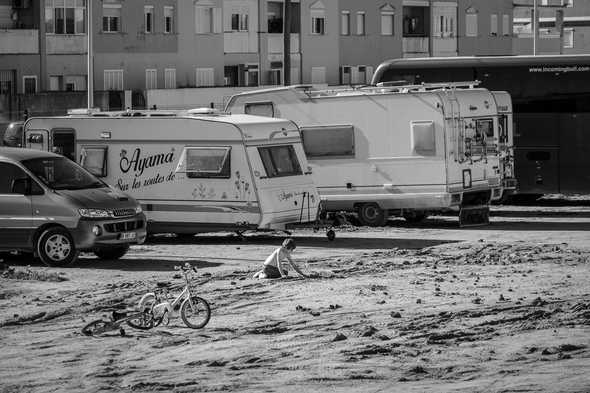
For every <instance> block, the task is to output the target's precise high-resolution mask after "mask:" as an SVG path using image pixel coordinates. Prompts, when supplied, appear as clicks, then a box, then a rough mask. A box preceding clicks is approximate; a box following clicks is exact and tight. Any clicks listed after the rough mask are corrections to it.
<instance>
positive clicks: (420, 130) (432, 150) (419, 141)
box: [411, 121, 436, 156]
mask: <svg viewBox="0 0 590 393" xmlns="http://www.w3.org/2000/svg"><path fill="white" fill-rule="evenodd" d="M411 127H412V154H414V155H418V156H434V155H436V140H435V135H434V123H433V122H431V121H416V122H414V121H413V122H412V123H411Z"/></svg>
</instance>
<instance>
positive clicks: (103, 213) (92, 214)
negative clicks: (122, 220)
mask: <svg viewBox="0 0 590 393" xmlns="http://www.w3.org/2000/svg"><path fill="white" fill-rule="evenodd" d="M78 212H79V213H80V215H81V216H82V217H86V218H108V217H111V212H109V211H108V210H104V209H78Z"/></svg>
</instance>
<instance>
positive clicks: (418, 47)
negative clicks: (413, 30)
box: [402, 37, 430, 55]
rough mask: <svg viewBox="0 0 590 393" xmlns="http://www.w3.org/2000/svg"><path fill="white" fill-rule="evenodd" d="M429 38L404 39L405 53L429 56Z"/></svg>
mask: <svg viewBox="0 0 590 393" xmlns="http://www.w3.org/2000/svg"><path fill="white" fill-rule="evenodd" d="M429 44H430V43H429V38H428V37H404V38H403V40H402V47H403V52H404V53H412V54H426V55H427V54H428V52H429Z"/></svg>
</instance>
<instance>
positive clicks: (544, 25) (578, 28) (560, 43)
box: [513, 0, 590, 55]
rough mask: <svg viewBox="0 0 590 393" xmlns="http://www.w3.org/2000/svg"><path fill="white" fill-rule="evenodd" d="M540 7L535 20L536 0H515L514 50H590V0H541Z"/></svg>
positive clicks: (515, 51)
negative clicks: (534, 36)
mask: <svg viewBox="0 0 590 393" xmlns="http://www.w3.org/2000/svg"><path fill="white" fill-rule="evenodd" d="M537 9H538V11H537V14H538V19H537V20H536V22H535V17H534V4H533V0H518V1H515V7H514V40H513V45H514V54H519V55H520V54H533V52H534V51H536V53H537V54H554V55H555V54H587V53H590V2H589V1H584V0H537ZM535 23H537V33H536V39H534V38H533V35H534V30H535V29H534V25H535ZM533 41H534V42H533Z"/></svg>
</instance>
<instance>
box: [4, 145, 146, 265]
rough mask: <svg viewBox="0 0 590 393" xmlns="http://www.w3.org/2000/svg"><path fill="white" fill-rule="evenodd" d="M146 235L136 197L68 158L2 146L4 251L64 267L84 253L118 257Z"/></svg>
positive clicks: (110, 257)
mask: <svg viewBox="0 0 590 393" xmlns="http://www.w3.org/2000/svg"><path fill="white" fill-rule="evenodd" d="M145 238H146V220H145V215H144V214H143V212H142V210H141V206H140V205H139V203H138V202H137V201H135V200H134V199H133V198H131V197H129V196H128V195H126V194H124V193H122V192H121V191H118V190H116V189H114V188H112V187H110V186H108V185H107V184H105V183H104V182H102V181H101V180H99V179H98V178H96V177H95V176H94V175H92V174H90V173H89V172H88V171H86V170H85V169H84V168H82V167H81V166H79V165H78V164H76V163H75V162H73V161H71V160H69V159H68V158H66V157H64V156H61V155H57V154H53V153H48V152H43V151H39V150H31V149H22V148H9V147H0V252H6V251H15V250H16V251H24V252H33V253H34V254H35V255H37V256H38V257H39V258H40V259H41V260H42V261H43V262H44V263H45V264H47V265H49V266H63V265H67V264H69V263H72V262H73V261H74V260H75V259H76V258H77V256H78V253H79V252H80V251H91V252H94V253H95V254H96V255H97V256H98V257H99V258H101V259H117V258H120V257H122V256H123V255H125V253H126V252H127V250H128V249H129V245H130V244H134V243H136V244H141V243H143V242H144V241H145Z"/></svg>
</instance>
